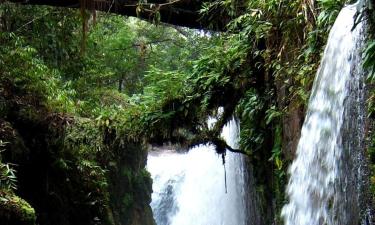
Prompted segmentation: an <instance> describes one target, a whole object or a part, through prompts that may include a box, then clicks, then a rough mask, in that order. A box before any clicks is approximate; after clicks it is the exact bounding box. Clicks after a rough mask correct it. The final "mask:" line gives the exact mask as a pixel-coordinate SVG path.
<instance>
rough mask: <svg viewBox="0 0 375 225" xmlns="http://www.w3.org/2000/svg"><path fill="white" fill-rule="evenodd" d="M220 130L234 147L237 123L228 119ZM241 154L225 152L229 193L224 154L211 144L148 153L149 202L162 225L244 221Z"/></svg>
mask: <svg viewBox="0 0 375 225" xmlns="http://www.w3.org/2000/svg"><path fill="white" fill-rule="evenodd" d="M222 135H223V136H224V138H225V139H226V141H227V142H228V144H229V145H231V146H232V147H234V148H235V147H236V145H237V144H236V141H237V135H238V128H237V126H236V124H235V123H234V122H230V123H229V125H228V126H226V127H225V128H224V129H223V133H222ZM243 163H244V162H243V158H242V156H241V155H238V154H233V153H230V152H229V153H227V156H226V172H227V193H226V190H225V179H224V168H223V164H222V158H221V157H220V156H219V155H217V154H216V153H215V150H214V149H213V147H212V146H200V147H196V148H194V149H191V150H190V151H189V152H188V153H183V154H181V153H176V152H172V151H161V152H157V153H152V152H151V153H150V154H149V157H148V162H147V168H148V170H149V171H150V173H151V176H152V178H153V182H154V183H153V191H154V192H153V194H152V203H151V207H152V209H153V213H154V217H155V220H156V222H157V224H158V225H245V224H246V213H245V212H246V202H245V201H246V200H245V199H246V197H245V196H246V192H245V189H244V188H245V176H244V171H243V168H244V167H243Z"/></svg>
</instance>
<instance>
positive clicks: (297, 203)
mask: <svg viewBox="0 0 375 225" xmlns="http://www.w3.org/2000/svg"><path fill="white" fill-rule="evenodd" d="M355 13H356V5H350V6H346V7H345V8H343V9H342V11H341V12H340V14H339V15H338V17H337V20H336V22H335V24H334V25H333V27H332V30H331V32H330V34H329V38H328V43H327V46H326V49H325V51H324V56H323V59H322V61H321V65H320V68H319V70H318V73H317V76H316V78H315V81H314V86H313V90H312V94H311V97H310V101H309V105H308V111H307V115H306V118H305V122H304V125H303V127H302V132H301V138H300V141H299V144H298V147H297V152H296V159H295V161H294V162H293V163H292V165H291V167H290V168H289V174H290V180H289V184H288V187H287V194H288V196H289V203H288V204H286V205H285V206H284V207H283V209H282V216H283V218H284V221H285V225H349V224H350V225H351V224H359V219H358V217H360V216H359V214H360V213H361V212H360V209H359V200H358V196H359V193H358V192H359V191H360V190H359V189H360V188H359V187H356V184H359V183H361V182H360V181H359V179H358V177H359V176H360V174H361V171H358V170H360V169H359V168H360V166H359V165H360V163H359V164H358V163H355V161H358V160H357V159H356V158H357V156H358V157H359V156H360V155H361V154H354V151H355V150H358V148H360V147H361V145H362V147H363V144H362V143H363V140H364V138H363V137H364V136H363V134H364V131H363V127H364V119H363V113H364V112H365V111H364V110H363V107H362V106H361V105H360V103H361V102H364V101H363V100H364V94H363V90H362V89H363V85H364V84H363V78H361V75H362V73H363V72H361V71H362V69H361V68H360V67H361V66H360V65H361V57H360V56H361V52H360V51H361V50H360V49H361V47H362V44H363V35H362V34H363V24H362V23H359V24H358V25H357V26H356V27H355V28H354V29H353V25H354V16H355ZM354 95H355V97H354V98H353V96H354ZM356 107H357V108H358V110H357V114H354V115H348V116H346V115H347V114H350V109H351V108H354V109H355V108H356ZM361 107H362V108H361ZM361 111H362V112H361ZM358 112H360V113H358ZM350 124H351V126H352V127H349V126H350ZM348 125H349V126H348ZM354 133H356V135H354ZM347 138H350V140H347ZM362 149H363V148H362ZM355 170H357V171H355ZM355 196H357V197H355Z"/></svg>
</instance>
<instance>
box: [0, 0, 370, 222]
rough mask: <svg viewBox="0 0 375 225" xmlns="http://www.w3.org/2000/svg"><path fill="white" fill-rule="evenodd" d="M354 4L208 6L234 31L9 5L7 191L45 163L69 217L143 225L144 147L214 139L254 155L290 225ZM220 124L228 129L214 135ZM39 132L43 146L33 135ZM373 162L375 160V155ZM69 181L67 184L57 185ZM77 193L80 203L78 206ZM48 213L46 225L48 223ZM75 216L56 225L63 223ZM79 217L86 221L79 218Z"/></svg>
mask: <svg viewBox="0 0 375 225" xmlns="http://www.w3.org/2000/svg"><path fill="white" fill-rule="evenodd" d="M344 3H345V1H344V0H319V1H316V2H314V1H307V0H292V1H274V0H268V1H263V0H253V1H221V0H218V1H212V2H210V3H207V4H204V5H203V8H202V10H201V11H200V13H201V15H202V20H205V23H206V24H209V26H208V27H209V28H215V27H222V26H223V24H226V25H225V27H226V32H222V33H216V32H213V31H202V30H189V29H186V28H181V27H176V26H173V25H167V24H160V21H159V20H158V18H153V20H154V24H150V23H147V22H145V21H141V20H138V19H135V18H124V17H120V16H116V15H112V14H108V13H105V12H96V11H92V10H85V9H81V10H72V9H61V8H52V7H41V6H21V5H15V4H10V3H3V4H1V5H0V31H1V33H0V45H1V48H0V133H1V134H2V137H0V139H3V141H6V142H9V144H7V146H5V149H6V150H5V151H4V152H3V155H4V158H5V159H6V162H7V163H5V164H4V163H1V164H0V189H1V190H3V189H6V190H10V191H11V192H12V193H13V192H14V191H13V190H11V189H15V188H16V186H17V182H16V180H15V172H14V169H13V166H12V165H11V164H8V162H17V158H22V157H25V158H27V157H30V156H32V155H34V157H32V158H33V159H34V160H35V161H33V162H34V163H41V164H43V163H44V164H46V165H47V166H46V168H48V169H50V171H52V172H51V174H47V175H46V176H45V177H42V178H41V179H38V182H41V183H43V182H44V183H48V182H50V183H51V186H52V187H51V190H53V191H51V192H53V193H54V194H56V196H58V197H56V199H58V198H60V199H61V200H56V201H61V202H62V203H61V204H62V205H63V206H64V207H70V206H72V207H73V208H74V209H78V208H80V207H81V206H82V205H85V206H89V207H87V209H85V211H84V213H85V216H86V217H87V218H86V217H85V216H82V217H83V218H84V219H87V220H89V221H91V222H90V223H87V224H95V223H99V221H104V222H105V223H106V224H117V221H121V220H123V221H121V222H123V224H130V223H131V220H132V218H135V217H137V216H140V215H138V214H137V213H138V212H137V213H135V214H136V215H135V214H134V213H133V212H132V209H134V208H137V210H139V209H142V207H143V206H142V205H138V204H139V202H144V203H146V204H148V201H149V200H150V199H149V197H147V194H149V192H151V190H149V188H150V180H149V174H148V172H147V171H146V170H145V169H143V168H144V163H145V162H144V157H145V155H144V154H145V148H144V147H145V146H147V144H164V143H170V142H171V143H174V144H179V145H181V146H183V147H188V146H194V145H199V144H205V143H211V144H213V145H214V146H215V147H216V151H217V152H218V153H220V154H224V156H225V152H226V151H234V152H240V153H242V154H246V155H247V156H248V158H249V161H250V162H251V163H252V164H253V165H254V168H256V170H255V178H256V184H257V190H258V193H259V195H260V199H261V200H262V213H263V214H264V218H265V220H266V221H265V224H271V223H272V221H275V222H277V223H278V224H279V223H280V222H281V221H280V220H279V218H278V215H279V213H278V210H280V207H281V206H282V205H283V204H284V201H285V199H284V188H285V183H286V168H287V165H288V163H289V162H290V160H291V159H292V158H293V157H294V151H295V148H296V144H297V141H298V137H299V132H300V127H301V125H302V122H303V117H304V111H305V106H306V103H307V99H308V97H309V91H310V89H311V85H312V81H313V79H314V75H315V73H316V70H317V68H318V63H319V60H320V56H321V53H322V49H323V47H324V44H325V42H326V39H327V35H328V31H329V29H330V27H331V25H332V24H333V22H334V20H335V18H336V16H337V14H338V12H339V9H340V8H341V7H342V6H343V4H344ZM213 15H215V16H213ZM218 15H220V17H218ZM374 46H375V45H374V43H373V42H370V44H369V46H368V48H367V50H366V62H365V66H367V67H368V68H369V69H370V70H374V68H375V66H374V64H373V62H374V60H373V58H374V55H375V54H374V50H375V47H374ZM373 74H374V72H372V73H371V75H370V77H369V78H370V80H373V77H374V75H373ZM372 99H373V96H372V97H370V101H369V103H370V104H372V103H373V101H372ZM372 108H373V107H370V109H372ZM233 117H235V118H237V120H238V121H239V123H240V127H241V132H240V148H239V149H232V148H231V147H230V146H228V145H227V144H226V143H225V141H223V140H222V138H221V137H220V132H221V129H222V128H223V126H224V125H225V124H226V123H227V122H228V121H229V120H230V119H232V118H233ZM209 118H214V119H216V121H217V122H215V123H214V125H213V126H212V127H210V126H208V124H207V120H208V119H209ZM30 125H32V126H33V127H32V128H24V127H28V126H30ZM33 128H38V129H36V130H35V136H32V135H30V134H29V133H32V131H33V130H32V129H33ZM19 139H21V141H19ZM1 143H3V142H1ZM25 146H26V147H25ZM0 147H3V146H0ZM38 148H40V149H38ZM17 149H23V150H22V151H24V152H23V153H17V151H16V150H17ZM1 151H2V150H1ZM13 152H16V153H15V154H16V155H13ZM29 152H31V153H30V154H29ZM0 153H1V152H0ZM370 153H371V154H372V155H371V157H372V158H373V155H374V154H373V150H372V148H371V149H370ZM17 154H18V155H17ZM21 156H22V157H21ZM38 157H41V158H42V159H41V160H39V159H37V158H38ZM43 160H46V161H45V162H43ZM372 160H373V159H372ZM18 161H19V162H20V163H24V162H25V161H22V160H18ZM44 164H43V165H44ZM124 165H125V166H124ZM28 166H30V165H28ZM28 166H26V167H22V166H21V167H20V169H21V172H20V175H21V176H20V177H23V178H25V177H26V176H28V175H30V174H28V173H23V172H22V171H26V170H27V169H29V168H30V167H28ZM43 169H45V168H44V167H41V168H38V170H36V172H41V171H42V170H43ZM16 174H17V173H16ZM56 174H58V175H59V176H61V179H55V180H53V181H48V179H51V178H49V177H48V176H51V175H56ZM118 180H121V182H118V183H116V181H118ZM373 182H374V181H373ZM61 183H64V185H65V186H67V187H68V188H67V189H66V190H63V189H62V188H61V187H59V185H60V184H61ZM27 185H30V183H28V182H24V181H20V189H21V190H20V191H19V192H18V193H20V194H21V195H22V197H24V196H25V199H27V200H30V201H31V203H33V204H37V205H36V209H37V212H36V213H37V215H38V210H40V211H43V210H44V208H48V207H50V205H48V204H47V203H46V204H44V203H43V204H44V205H43V204H39V205H38V203H37V200H36V199H33V198H32V197H30V196H29V195H27V190H25V188H28V186H27ZM118 185H123V186H125V187H127V189H126V191H124V190H120V189H118ZM75 186H77V187H81V188H82V190H76V189H77V188H75ZM37 187H39V186H37ZM15 192H16V193H17V191H15ZM25 193H26V194H25ZM87 193H89V194H87ZM111 193H117V194H116V195H115V194H111ZM139 193H144V194H139ZM0 194H1V192H0ZM41 195H42V196H44V195H43V194H41ZM70 195H72V196H75V197H74V198H72V199H71V200H69V198H70V197H71V196H70ZM26 197H27V198H26ZM0 201H1V195H0ZM43 207H44V208H43ZM116 207H117V208H118V209H119V211H121V212H117V211H116V210H113V208H116ZM51 210H52V209H51ZM111 210H112V211H111ZM146 211H147V210H146ZM47 212H49V211H47ZM109 212H111V213H109ZM64 213H65V214H66V215H67V216H66V217H69V216H71V215H72V212H70V211H69V212H64ZM116 213H118V214H117V215H116ZM120 215H126V216H124V217H121V216H120ZM39 216H40V217H39V219H40V221H38V222H39V223H40V224H44V223H45V221H47V220H48V219H49V218H48V216H45V215H44V216H45V217H44V218H43V215H40V214H39ZM54 216H56V217H54ZM64 216H65V215H62V216H61V217H58V216H57V215H54V214H51V216H50V217H51V218H54V219H56V220H59V222H56V224H60V222H61V221H63V220H64V219H66V218H65V217H64ZM124 218H125V219H124ZM34 220H35V218H34ZM72 221H73V222H72ZM77 221H79V222H80V223H82V224H83V223H84V221H83V219H82V218H81V220H78V219H76V218H73V219H71V220H70V222H71V223H72V224H74V222H77ZM147 223H149V224H152V222H150V221H148V222H147Z"/></svg>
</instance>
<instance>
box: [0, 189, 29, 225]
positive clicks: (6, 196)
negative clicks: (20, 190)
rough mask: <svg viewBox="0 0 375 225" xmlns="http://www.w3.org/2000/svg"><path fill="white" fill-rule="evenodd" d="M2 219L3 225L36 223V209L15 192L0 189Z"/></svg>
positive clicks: (0, 219) (0, 213) (0, 218)
mask: <svg viewBox="0 0 375 225" xmlns="http://www.w3.org/2000/svg"><path fill="white" fill-rule="evenodd" d="M0 221H1V224H2V225H35V222H36V215H35V210H34V208H33V207H32V206H31V205H30V204H29V203H28V202H26V201H25V200H24V199H22V198H20V197H18V196H16V195H15V194H14V193H12V192H10V191H0Z"/></svg>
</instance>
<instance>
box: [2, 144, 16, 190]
mask: <svg viewBox="0 0 375 225" xmlns="http://www.w3.org/2000/svg"><path fill="white" fill-rule="evenodd" d="M5 144H6V143H5V142H3V141H1V140H0V153H1V152H2V151H4V150H3V148H4V147H5ZM0 159H1V158H0ZM15 172H16V171H15V170H14V169H13V168H12V167H11V164H9V163H2V162H1V161H0V190H1V189H6V190H7V189H8V190H9V189H12V190H16V189H17V177H16V175H15Z"/></svg>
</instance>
